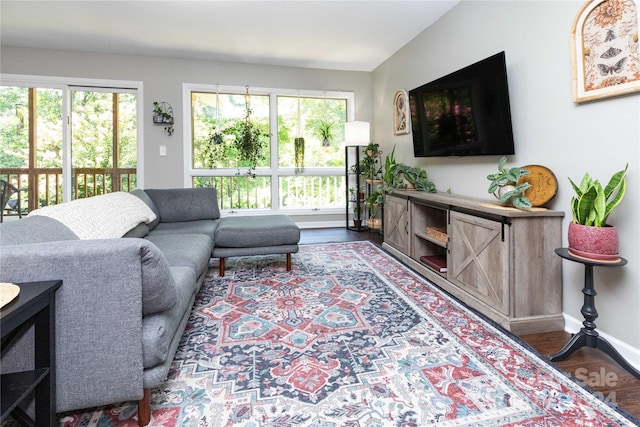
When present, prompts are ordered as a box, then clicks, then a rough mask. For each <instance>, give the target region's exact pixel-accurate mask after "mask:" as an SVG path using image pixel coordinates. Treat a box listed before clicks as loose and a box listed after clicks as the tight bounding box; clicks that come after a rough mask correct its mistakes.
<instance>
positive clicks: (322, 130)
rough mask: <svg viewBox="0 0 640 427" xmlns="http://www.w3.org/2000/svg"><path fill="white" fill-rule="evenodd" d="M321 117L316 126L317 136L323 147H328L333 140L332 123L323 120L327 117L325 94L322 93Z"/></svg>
mask: <svg viewBox="0 0 640 427" xmlns="http://www.w3.org/2000/svg"><path fill="white" fill-rule="evenodd" d="M322 117H323V119H322V120H320V124H319V125H318V134H319V135H320V139H321V140H322V146H323V147H329V146H330V145H331V138H333V123H331V122H329V121H327V120H325V119H326V117H327V93H326V92H325V93H324V100H323V103H322Z"/></svg>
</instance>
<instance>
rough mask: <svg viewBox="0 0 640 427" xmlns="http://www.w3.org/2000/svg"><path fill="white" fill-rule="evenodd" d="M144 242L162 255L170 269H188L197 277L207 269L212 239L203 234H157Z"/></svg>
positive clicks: (146, 238)
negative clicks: (149, 243)
mask: <svg viewBox="0 0 640 427" xmlns="http://www.w3.org/2000/svg"><path fill="white" fill-rule="evenodd" d="M145 240H148V241H150V242H152V243H153V244H154V245H156V246H157V247H158V248H159V249H160V251H162V253H163V254H164V256H165V257H166V259H167V262H168V263H169V265H170V266H171V267H189V268H191V269H193V271H194V272H195V273H196V276H197V277H199V276H200V275H201V274H202V273H203V272H204V271H206V270H207V268H208V267H209V260H210V259H211V252H212V250H213V239H212V238H211V237H209V236H205V235H204V234H158V235H153V234H151V235H149V236H147V237H145Z"/></svg>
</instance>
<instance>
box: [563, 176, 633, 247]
mask: <svg viewBox="0 0 640 427" xmlns="http://www.w3.org/2000/svg"><path fill="white" fill-rule="evenodd" d="M628 167H629V165H628V164H627V165H626V166H625V168H624V169H623V170H621V171H618V172H616V173H614V174H613V176H612V177H611V178H610V179H609V182H608V183H607V185H606V186H605V187H603V186H602V184H601V183H600V182H599V181H598V180H597V179H593V178H592V177H591V175H589V173H585V175H584V177H583V178H582V181H580V185H576V184H575V182H574V181H573V180H572V179H571V178H569V182H570V183H571V187H572V188H573V191H574V193H575V194H574V196H573V197H572V198H571V213H572V215H573V221H572V222H571V223H569V233H568V238H569V250H570V251H571V252H572V253H574V254H576V255H579V256H584V257H588V258H595V259H609V258H616V257H617V255H618V246H619V241H618V232H617V230H616V228H615V227H614V226H612V225H609V224H607V219H608V217H609V215H610V214H611V212H612V211H613V209H614V208H615V207H616V206H618V205H619V204H620V202H621V201H622V199H623V197H624V195H625V192H626V190H627V182H626V179H625V175H626V173H627V169H628Z"/></svg>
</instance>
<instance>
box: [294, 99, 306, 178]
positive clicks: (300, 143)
mask: <svg viewBox="0 0 640 427" xmlns="http://www.w3.org/2000/svg"><path fill="white" fill-rule="evenodd" d="M300 126H301V117H300V92H298V132H297V135H298V136H297V137H296V138H295V139H294V140H293V148H294V154H295V158H294V161H295V164H296V173H301V172H303V171H304V138H303V137H302V136H300Z"/></svg>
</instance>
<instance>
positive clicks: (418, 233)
mask: <svg viewBox="0 0 640 427" xmlns="http://www.w3.org/2000/svg"><path fill="white" fill-rule="evenodd" d="M415 235H416V236H418V237H419V238H421V239H423V240H426V241H427V242H431V243H433V244H434V245H438V246H440V247H442V248H446V247H447V242H443V241H442V240H439V239H436V238H434V237H431V236H429V235H428V234H427V233H423V232H422V231H416V232H415Z"/></svg>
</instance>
